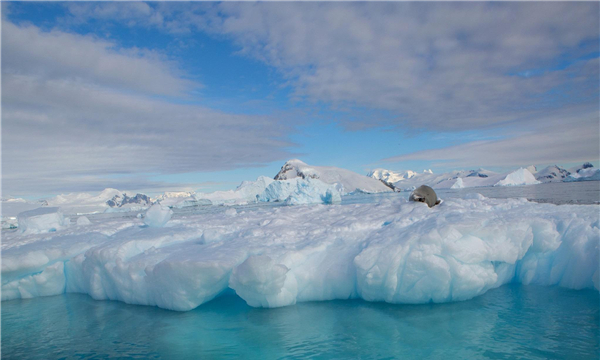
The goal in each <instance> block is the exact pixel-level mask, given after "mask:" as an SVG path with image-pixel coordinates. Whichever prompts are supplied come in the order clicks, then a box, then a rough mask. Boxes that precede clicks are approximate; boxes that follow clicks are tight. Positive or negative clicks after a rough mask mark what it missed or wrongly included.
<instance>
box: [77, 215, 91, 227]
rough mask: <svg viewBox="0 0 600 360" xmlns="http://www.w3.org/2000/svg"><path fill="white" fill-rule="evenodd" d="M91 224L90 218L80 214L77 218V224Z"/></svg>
mask: <svg viewBox="0 0 600 360" xmlns="http://www.w3.org/2000/svg"><path fill="white" fill-rule="evenodd" d="M89 224H91V222H90V219H88V218H87V217H85V216H80V217H79V218H77V226H87V225H89Z"/></svg>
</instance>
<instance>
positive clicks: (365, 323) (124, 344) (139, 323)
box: [2, 284, 600, 359]
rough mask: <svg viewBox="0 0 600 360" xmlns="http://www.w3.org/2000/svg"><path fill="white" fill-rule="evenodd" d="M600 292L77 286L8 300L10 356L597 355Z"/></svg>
mask: <svg viewBox="0 0 600 360" xmlns="http://www.w3.org/2000/svg"><path fill="white" fill-rule="evenodd" d="M599 305H600V297H599V294H598V292H597V291H591V290H583V291H574V290H566V289H562V288H558V287H539V286H522V285H516V284H513V285H507V286H503V287H501V288H498V289H495V290H491V291H489V292H487V293H486V294H485V295H483V296H480V297H478V298H475V299H472V300H469V301H465V302H458V303H451V304H428V305H390V304H385V303H368V302H365V301H359V300H350V301H330V302H315V303H302V304H297V305H295V306H289V307H285V308H279V309H255V308H251V307H249V306H247V305H246V304H245V302H244V301H243V300H241V299H240V298H238V297H236V296H233V295H231V296H223V297H220V298H217V299H215V300H213V301H211V302H209V303H207V304H204V305H202V306H200V307H199V308H197V309H195V310H193V311H189V312H173V311H167V310H162V309H159V308H155V307H148V306H134V305H126V304H123V303H120V302H113V301H95V300H93V299H91V298H90V297H88V296H87V295H80V294H66V295H59V296H53V297H46V298H35V299H30V300H14V301H6V302H3V303H2V359H56V358H75V359H104V358H120V357H131V358H140V359H147V358H163V359H177V358H185V359H221V358H246V359H248V358H251V359H279V358H290V359H294V358H296V359H305V358H323V359H348V358H362V359H391V358H395V359H399V358H402V359H420V358H434V359H442V358H443V359H467V358H468V359H476V358H481V359H517V358H522V359H597V358H598V356H599V336H600V334H599Z"/></svg>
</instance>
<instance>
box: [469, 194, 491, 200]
mask: <svg viewBox="0 0 600 360" xmlns="http://www.w3.org/2000/svg"><path fill="white" fill-rule="evenodd" d="M485 198H486V197H485V196H483V195H481V194H479V193H469V194H466V195H465V196H463V199H467V200H468V199H471V200H484V199H485Z"/></svg>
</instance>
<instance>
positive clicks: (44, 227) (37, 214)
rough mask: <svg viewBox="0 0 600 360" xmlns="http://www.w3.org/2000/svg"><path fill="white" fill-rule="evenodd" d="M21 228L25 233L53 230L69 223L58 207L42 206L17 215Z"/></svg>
mask: <svg viewBox="0 0 600 360" xmlns="http://www.w3.org/2000/svg"><path fill="white" fill-rule="evenodd" d="M17 220H18V224H19V229H20V230H21V232H22V233H25V234H41V233H47V232H53V231H57V230H60V229H62V228H65V227H67V226H68V225H69V223H68V219H65V218H64V217H63V214H62V212H60V210H59V208H57V207H41V208H38V209H34V210H29V211H24V212H22V213H19V215H17Z"/></svg>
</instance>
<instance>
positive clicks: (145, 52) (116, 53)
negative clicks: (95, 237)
mask: <svg viewBox="0 0 600 360" xmlns="http://www.w3.org/2000/svg"><path fill="white" fill-rule="evenodd" d="M2 5H3V8H2V27H3V28H2V90H3V98H2V107H3V116H2V125H3V132H2V140H3V141H2V142H3V149H2V150H3V151H2V153H3V156H2V160H3V193H4V194H5V195H13V196H28V197H33V196H47V195H50V194H56V193H61V192H71V191H73V192H75V191H99V190H102V189H103V188H105V187H109V186H110V187H116V188H119V189H123V190H134V191H137V190H139V191H145V192H147V193H157V192H161V191H164V190H174V189H190V190H200V191H212V190H218V189H228V188H233V187H235V186H236V185H237V184H239V183H240V182H241V181H242V180H248V179H254V178H256V177H257V176H259V175H268V176H274V175H275V174H276V173H277V171H278V170H279V168H280V167H281V165H283V163H284V162H285V160H288V159H290V158H300V159H301V160H303V161H305V162H307V163H309V164H313V165H327V166H338V167H343V168H347V169H350V170H353V171H356V172H359V173H366V172H367V171H368V170H370V169H373V168H377V167H384V168H388V169H392V170H407V169H411V170H416V171H422V170H423V169H429V168H431V169H433V170H434V172H444V171H448V170H451V169H456V168H478V167H486V168H489V169H492V170H507V169H511V168H515V167H518V166H527V165H530V164H535V165H538V166H546V165H549V164H554V163H558V164H561V165H564V166H572V165H575V164H577V163H581V162H583V161H592V162H593V163H594V164H595V165H596V166H597V165H598V153H599V146H600V142H599V139H598V136H599V135H598V133H599V131H600V129H599V125H598V106H599V104H598V87H599V81H598V57H599V54H598V32H597V29H598V4H597V3H566V4H565V3H560V4H551V3H502V4H499V3H493V4H481V3H476V4H469V3H444V4H441V3H440V4H436V3H425V4H411V3H375V4H368V3H359V4H355V3H245V4H230V3H142V2H138V3H118V2H115V3H112V2H102V3H71V2H69V3H32V2H21V3H3V4H2ZM532 14H533V15H532Z"/></svg>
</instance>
